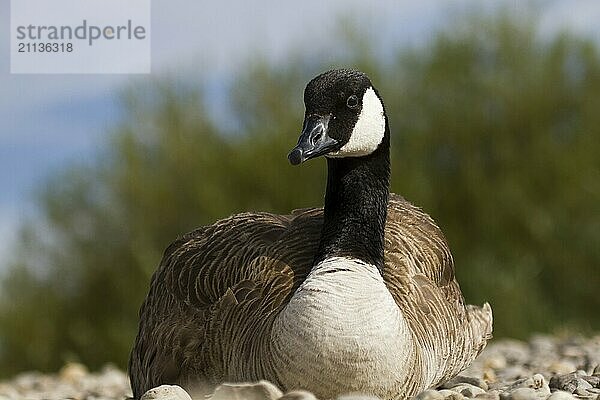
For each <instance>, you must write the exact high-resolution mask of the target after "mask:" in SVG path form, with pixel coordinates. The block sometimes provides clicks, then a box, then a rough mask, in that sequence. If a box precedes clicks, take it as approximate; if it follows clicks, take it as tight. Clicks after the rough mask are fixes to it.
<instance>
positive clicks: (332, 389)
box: [129, 70, 492, 399]
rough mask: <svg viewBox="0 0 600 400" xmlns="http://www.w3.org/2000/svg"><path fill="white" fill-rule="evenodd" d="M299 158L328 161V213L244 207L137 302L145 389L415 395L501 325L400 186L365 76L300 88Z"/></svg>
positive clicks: (172, 249) (162, 273)
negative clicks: (244, 384) (465, 285)
mask: <svg viewBox="0 0 600 400" xmlns="http://www.w3.org/2000/svg"><path fill="white" fill-rule="evenodd" d="M305 104H306V108H307V110H306V115H305V123H304V128H303V133H302V136H301V137H300V140H299V142H298V145H297V146H296V148H294V149H293V150H292V152H291V153H290V155H289V158H290V161H291V162H292V164H298V163H301V162H303V161H305V160H307V159H309V158H314V157H317V156H320V155H325V156H326V157H327V160H328V181H327V192H326V196H325V207H324V208H323V209H304V210H299V211H295V212H292V214H290V215H273V214H268V213H244V214H238V215H234V216H232V217H230V218H227V219H224V220H221V221H218V222H216V223H215V224H213V225H210V226H206V227H202V228H199V229H197V230H195V231H193V232H191V233H189V234H187V235H185V236H183V237H181V238H179V239H178V240H177V241H175V242H174V243H173V244H171V246H169V247H168V248H167V250H166V251H165V255H164V257H163V260H162V261H161V264H160V266H159V268H158V269H157V271H156V272H155V274H154V276H153V278H152V282H151V285H150V290H149V293H148V296H147V297H146V299H145V301H144V303H143V305H142V308H141V310H140V326H139V332H138V335H137V338H136V341H135V343H134V347H133V350H132V353H131V357H130V364H129V373H130V378H131V384H132V388H133V392H134V397H135V398H136V399H137V398H139V397H140V396H141V395H142V394H143V393H144V392H145V391H146V390H148V389H151V388H153V387H156V386H159V385H161V384H169V383H170V384H173V383H175V384H179V385H181V386H183V387H186V388H188V389H194V388H198V387H206V386H211V385H217V384H219V383H222V382H240V381H257V380H260V379H266V380H269V381H271V382H273V383H275V384H276V385H278V386H279V387H280V388H282V389H284V390H292V389H306V390H310V391H312V392H313V393H314V394H315V395H316V396H317V397H318V398H322V399H328V398H333V397H336V396H337V395H339V394H342V393H349V392H361V393H366V394H372V395H376V396H379V397H381V398H384V399H404V398H407V397H410V396H413V395H415V394H416V393H418V392H419V391H421V390H424V389H426V388H428V387H431V386H434V385H437V384H439V383H441V382H443V381H445V380H447V379H450V378H451V377H453V376H455V375H456V374H458V373H459V372H460V371H461V370H463V369H464V368H466V367H467V366H468V365H469V364H470V363H471V361H472V360H473V359H474V358H475V357H476V355H477V354H478V353H479V352H480V351H481V350H482V349H483V347H484V346H485V343H486V341H487V339H489V338H490V337H491V332H492V314H491V308H490V307H489V305H488V304H485V305H484V307H483V308H479V307H475V306H470V305H465V303H464V299H463V296H462V293H461V291H460V288H459V285H458V282H457V281H456V279H455V276H454V264H453V260H452V256H451V253H450V251H449V248H448V244H447V242H446V240H445V238H444V236H443V234H442V232H441V231H440V229H439V228H438V227H437V225H436V224H435V223H434V221H433V220H432V219H431V218H430V217H429V216H428V215H427V214H425V213H424V212H422V211H421V210H420V209H418V208H417V207H415V206H413V205H411V204H410V203H409V202H407V201H406V200H404V199H403V198H402V197H401V196H398V195H394V194H390V193H389V128H388V124H387V118H386V117H385V111H384V108H383V103H382V102H381V100H380V98H379V95H378V94H377V92H376V91H375V90H374V89H373V87H372V85H371V82H370V80H369V79H368V78H367V77H366V75H364V74H362V73H360V72H357V71H351V70H334V71H329V72H327V73H325V74H322V75H319V76H318V77H316V78H315V79H313V80H312V81H311V82H310V83H309V85H308V86H307V88H306V90H305Z"/></svg>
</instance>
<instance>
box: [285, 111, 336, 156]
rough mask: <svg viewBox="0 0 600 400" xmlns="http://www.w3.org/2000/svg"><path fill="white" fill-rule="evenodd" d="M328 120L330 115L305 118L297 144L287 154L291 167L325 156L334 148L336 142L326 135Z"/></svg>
mask: <svg viewBox="0 0 600 400" xmlns="http://www.w3.org/2000/svg"><path fill="white" fill-rule="evenodd" d="M330 119H331V115H326V116H324V117H323V116H320V115H316V114H311V115H309V116H308V117H306V119H305V120H304V128H303V129H302V134H301V135H300V139H298V144H297V145H296V147H294V148H293V149H292V151H290V154H288V160H290V163H291V164H292V165H298V164H300V163H302V162H304V161H306V160H309V159H311V158H315V157H318V156H322V155H323V154H327V153H329V152H330V151H331V150H333V149H334V148H335V147H336V145H337V144H338V141H337V140H335V139H332V138H331V137H329V135H327V128H328V125H329V120H330Z"/></svg>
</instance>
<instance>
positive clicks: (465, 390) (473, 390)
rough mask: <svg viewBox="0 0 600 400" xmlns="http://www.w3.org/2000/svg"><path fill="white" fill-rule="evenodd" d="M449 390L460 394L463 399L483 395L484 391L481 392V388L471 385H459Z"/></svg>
mask: <svg viewBox="0 0 600 400" xmlns="http://www.w3.org/2000/svg"><path fill="white" fill-rule="evenodd" d="M450 390H452V391H454V392H457V393H460V394H462V395H463V396H465V397H469V398H471V397H475V396H477V395H478V394H482V393H485V390H483V389H482V388H480V387H478V386H475V385H471V384H469V383H461V384H459V385H456V386H454V387H451V388H450Z"/></svg>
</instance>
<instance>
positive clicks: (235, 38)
mask: <svg viewBox="0 0 600 400" xmlns="http://www.w3.org/2000/svg"><path fill="white" fill-rule="evenodd" d="M13 1H18V0H13ZM498 3H499V2H491V1H487V2H486V1H481V0H454V1H442V0H420V1H411V0H402V1H398V0H396V1H393V0H385V1H377V2H366V1H359V0H333V1H327V2H323V1H317V0H304V1H302V2H281V1H276V0H267V1H260V2H247V1H230V0H227V1H220V2H213V1H211V2H208V1H183V0H172V1H160V2H159V1H153V2H152V26H151V36H152V71H153V72H152V74H151V75H150V76H144V75H11V74H10V73H9V67H10V61H9V60H10V59H9V41H8V38H9V26H10V12H9V11H10V8H9V0H0V35H1V37H2V40H0V53H1V54H2V56H1V57H0V270H2V268H3V265H5V264H6V262H7V260H8V259H9V255H10V252H11V250H12V248H13V246H14V240H15V236H16V234H17V232H18V227H19V224H20V223H21V221H22V220H23V219H24V218H26V217H28V216H29V217H32V216H34V215H35V202H34V194H35V191H36V188H38V187H39V185H40V184H41V183H43V182H44V179H45V178H46V177H47V176H49V175H52V174H53V172H56V171H59V170H60V169H61V168H64V167H65V166H66V165H68V164H69V163H72V162H75V161H78V160H86V159H89V158H90V157H92V156H93V155H94V154H95V153H96V152H97V151H98V150H99V149H101V148H102V145H103V143H104V139H105V136H106V134H107V132H109V130H110V128H111V127H112V126H114V125H115V123H116V122H117V121H118V119H119V118H120V111H119V105H118V95H119V93H120V91H121V90H122V88H124V87H126V86H127V85H130V84H131V83H132V82H136V81H139V80H144V79H148V78H152V76H156V75H163V74H169V75H176V76H190V77H193V78H199V79H201V80H203V81H208V82H212V84H214V85H215V87H219V82H220V81H221V80H222V79H226V78H227V77H230V76H232V75H234V74H236V72H237V71H239V70H240V68H243V65H244V64H243V61H244V60H246V59H248V57H250V56H252V55H253V54H256V53H259V54H261V55H262V56H265V57H267V58H269V59H270V60H272V61H274V62H277V61H278V60H282V59H284V58H285V57H286V55H287V54H288V50H289V49H298V48H301V49H310V50H313V51H323V50H327V52H328V54H330V57H332V58H335V57H336V49H335V46H334V39H332V36H333V32H334V30H335V29H336V27H337V25H336V21H337V20H338V17H340V16H344V15H346V16H350V17H353V18H354V19H355V20H357V22H358V23H360V24H363V25H364V28H365V29H367V30H369V31H370V33H371V35H372V36H373V37H374V38H376V39H378V42H377V43H378V46H380V49H379V50H384V49H385V46H386V44H389V43H392V42H393V43H398V42H404V43H411V44H418V43H423V42H426V41H427V39H428V38H429V37H430V36H431V35H432V34H433V33H434V32H435V30H436V28H437V27H439V26H440V25H442V24H444V23H445V22H446V17H447V15H448V12H449V11H450V10H458V11H460V10H469V9H471V8H473V7H479V8H481V7H487V8H493V7H496V6H497V5H498ZM502 4H503V5H504V6H506V7H507V8H509V9H510V10H513V11H516V12H519V7H524V2H523V1H516V0H515V1H504V2H502ZM542 4H543V6H542V7H541V13H542V14H541V15H540V21H541V29H542V30H543V31H547V32H553V31H556V30H559V29H563V28H567V29H570V30H572V31H575V32H578V33H582V34H585V35H590V36H592V37H594V38H595V39H596V40H597V41H598V42H600V24H598V21H600V1H597V0H577V1H568V0H555V1H547V2H544V3H542Z"/></svg>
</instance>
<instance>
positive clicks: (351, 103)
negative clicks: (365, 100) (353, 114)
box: [346, 95, 358, 108]
mask: <svg viewBox="0 0 600 400" xmlns="http://www.w3.org/2000/svg"><path fill="white" fill-rule="evenodd" d="M346 105H347V106H348V108H356V107H357V106H358V97H356V96H355V95H352V96H350V97H348V100H346Z"/></svg>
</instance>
